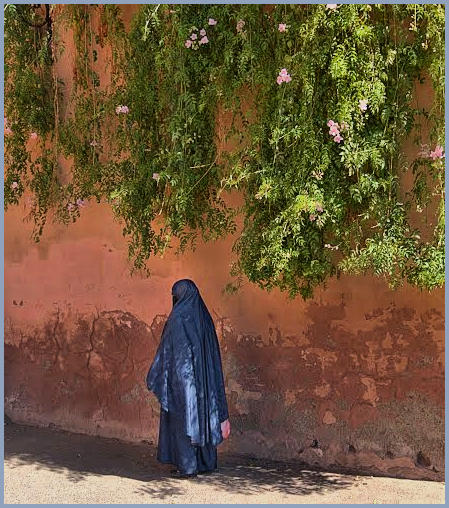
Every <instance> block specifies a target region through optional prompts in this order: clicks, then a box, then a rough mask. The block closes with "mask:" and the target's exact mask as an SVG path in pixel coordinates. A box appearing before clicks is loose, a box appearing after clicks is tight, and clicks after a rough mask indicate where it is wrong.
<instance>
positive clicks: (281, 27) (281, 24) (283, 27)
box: [278, 23, 287, 32]
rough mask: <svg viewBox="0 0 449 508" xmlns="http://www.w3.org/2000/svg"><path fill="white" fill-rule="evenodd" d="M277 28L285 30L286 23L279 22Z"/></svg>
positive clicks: (281, 30)
mask: <svg viewBox="0 0 449 508" xmlns="http://www.w3.org/2000/svg"><path fill="white" fill-rule="evenodd" d="M278 30H279V31H280V32H285V31H286V30H287V25H286V24H285V23H279V26H278Z"/></svg>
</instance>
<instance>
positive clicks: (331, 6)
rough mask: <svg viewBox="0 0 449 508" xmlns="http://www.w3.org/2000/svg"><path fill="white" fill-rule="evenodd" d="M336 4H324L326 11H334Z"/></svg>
mask: <svg viewBox="0 0 449 508" xmlns="http://www.w3.org/2000/svg"><path fill="white" fill-rule="evenodd" d="M337 6H338V5H337V4H326V9H330V10H331V11H335V9H336V8H337Z"/></svg>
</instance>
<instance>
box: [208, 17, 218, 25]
mask: <svg viewBox="0 0 449 508" xmlns="http://www.w3.org/2000/svg"><path fill="white" fill-rule="evenodd" d="M208 23H209V25H216V24H217V20H216V19H214V18H209V21H208Z"/></svg>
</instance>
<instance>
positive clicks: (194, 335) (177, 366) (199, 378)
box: [146, 279, 229, 474]
mask: <svg viewBox="0 0 449 508" xmlns="http://www.w3.org/2000/svg"><path fill="white" fill-rule="evenodd" d="M172 295H173V309H172V312H171V313H170V316H169V317H168V319H167V322H166V324H165V326H164V330H163V332H162V337H161V342H160V344H159V347H158V350H157V352H156V356H155V358H154V360H153V363H152V365H151V367H150V370H149V372H148V374H147V378H146V382H147V387H148V389H149V390H151V391H152V392H153V393H154V394H155V395H156V397H157V398H158V400H159V402H160V404H161V415H160V425H159V442H158V455H157V458H158V460H159V461H160V462H164V463H171V464H174V465H176V466H177V468H178V470H179V471H180V472H181V473H186V474H191V473H196V472H202V471H211V470H214V469H216V468H217V448H216V447H217V446H218V445H219V444H220V443H221V442H222V441H223V436H222V433H221V422H223V421H225V420H227V419H228V416H229V415H228V406H227V401H226V394H225V388H224V378H223V370H222V364H221V356H220V348H219V344H218V339H217V334H216V331H215V326H214V323H213V320H212V318H211V316H210V314H209V311H208V310H207V307H206V305H205V303H204V302H203V299H202V298H201V295H200V293H199V291H198V288H197V287H196V285H195V283H194V282H193V281H191V280H189V279H182V280H179V281H178V282H176V283H175V284H174V285H173V288H172Z"/></svg>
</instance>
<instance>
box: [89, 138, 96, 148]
mask: <svg viewBox="0 0 449 508" xmlns="http://www.w3.org/2000/svg"><path fill="white" fill-rule="evenodd" d="M89 144H90V146H97V145H98V143H97V142H96V141H95V139H94V140H93V141H91V142H90V143H89Z"/></svg>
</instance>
